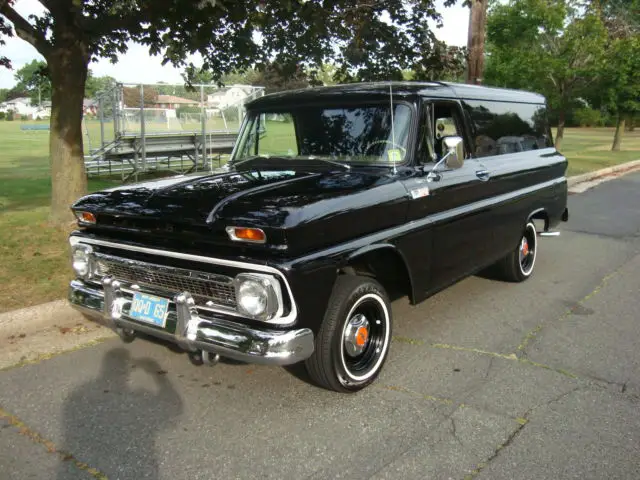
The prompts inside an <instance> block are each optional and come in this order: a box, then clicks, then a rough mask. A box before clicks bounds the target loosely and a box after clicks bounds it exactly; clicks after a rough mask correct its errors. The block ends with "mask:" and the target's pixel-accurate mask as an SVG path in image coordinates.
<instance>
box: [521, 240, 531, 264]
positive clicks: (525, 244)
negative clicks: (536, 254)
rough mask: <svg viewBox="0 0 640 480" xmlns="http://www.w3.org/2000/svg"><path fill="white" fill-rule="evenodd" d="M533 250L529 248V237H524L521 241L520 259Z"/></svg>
mask: <svg viewBox="0 0 640 480" xmlns="http://www.w3.org/2000/svg"><path fill="white" fill-rule="evenodd" d="M529 253H531V251H530V250H529V241H528V240H527V237H522V241H521V242H520V261H522V260H523V259H524V258H526V257H527V256H529Z"/></svg>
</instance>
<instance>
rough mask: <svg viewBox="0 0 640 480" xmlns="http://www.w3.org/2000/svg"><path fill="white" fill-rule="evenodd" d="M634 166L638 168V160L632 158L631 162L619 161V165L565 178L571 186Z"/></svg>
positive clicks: (630, 168)
mask: <svg viewBox="0 0 640 480" xmlns="http://www.w3.org/2000/svg"><path fill="white" fill-rule="evenodd" d="M634 168H640V160H633V161H631V162H626V163H621V164H620V165H615V166H613V167H607V168H603V169H601V170H596V171H595V172H588V173H583V174H582V175H574V176H573V177H569V178H567V186H568V187H573V186H574V185H577V184H579V183H583V182H589V181H591V180H594V179H596V178H600V177H605V176H607V175H611V174H614V173H620V172H624V171H627V170H632V169H634Z"/></svg>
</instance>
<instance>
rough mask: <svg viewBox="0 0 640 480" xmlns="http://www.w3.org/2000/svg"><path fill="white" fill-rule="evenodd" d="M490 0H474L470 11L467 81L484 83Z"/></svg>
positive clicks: (478, 83) (476, 83) (473, 83)
mask: <svg viewBox="0 0 640 480" xmlns="http://www.w3.org/2000/svg"><path fill="white" fill-rule="evenodd" d="M487 3H488V0H472V1H471V10H470V11H469V36H468V39H467V49H468V50H469V59H468V60H467V83H471V84H472V85H480V84H482V75H483V72H484V37H485V31H486V25H487Z"/></svg>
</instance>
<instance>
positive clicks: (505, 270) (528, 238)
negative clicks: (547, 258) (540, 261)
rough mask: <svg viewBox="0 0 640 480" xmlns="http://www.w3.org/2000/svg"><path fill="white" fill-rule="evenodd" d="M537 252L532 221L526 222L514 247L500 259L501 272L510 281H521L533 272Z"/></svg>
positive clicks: (536, 239) (536, 241)
mask: <svg viewBox="0 0 640 480" xmlns="http://www.w3.org/2000/svg"><path fill="white" fill-rule="evenodd" d="M537 254H538V237H537V235H536V226H535V224H534V223H533V222H529V223H527V225H526V226H525V227H524V231H523V232H522V237H521V238H520V241H519V242H518V245H517V246H516V248H515V249H514V250H513V251H511V253H509V254H508V255H507V256H506V257H505V258H504V259H502V262H501V267H502V274H503V276H504V278H505V280H508V281H510V282H523V281H525V280H526V279H527V278H529V277H530V276H531V274H532V273H533V267H534V266H535V264H536V255H537Z"/></svg>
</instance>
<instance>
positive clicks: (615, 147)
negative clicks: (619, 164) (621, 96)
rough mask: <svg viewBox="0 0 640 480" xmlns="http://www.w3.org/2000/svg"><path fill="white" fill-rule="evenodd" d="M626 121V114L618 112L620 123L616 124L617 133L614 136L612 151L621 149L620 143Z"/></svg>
mask: <svg viewBox="0 0 640 480" xmlns="http://www.w3.org/2000/svg"><path fill="white" fill-rule="evenodd" d="M624 122H625V116H624V115H623V114H618V123H617V124H616V134H615V135H614V136H613V145H612V146H611V151H612V152H619V151H620V144H621V143H622V136H623V135H624Z"/></svg>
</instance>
